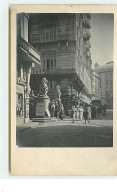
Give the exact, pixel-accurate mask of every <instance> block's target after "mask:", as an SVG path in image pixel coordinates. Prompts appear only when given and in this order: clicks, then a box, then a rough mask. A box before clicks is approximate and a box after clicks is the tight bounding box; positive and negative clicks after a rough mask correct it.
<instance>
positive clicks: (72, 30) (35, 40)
mask: <svg viewBox="0 0 117 195" xmlns="http://www.w3.org/2000/svg"><path fill="white" fill-rule="evenodd" d="M90 28H91V25H90V14H30V26H29V34H30V44H31V45H33V46H34V47H35V48H36V49H37V50H38V51H39V52H40V54H41V65H42V66H41V69H38V68H33V69H32V74H31V89H32V90H34V93H35V95H37V94H38V93H39V90H40V81H41V79H42V78H43V77H44V76H45V77H46V79H47V80H48V81H49V93H48V94H49V96H50V98H51V99H54V92H55V88H56V85H58V84H59V86H60V88H61V92H62V96H61V98H62V102H63V104H64V107H66V109H69V108H70V107H71V99H72V97H73V96H76V99H77V96H78V95H79V94H80V93H82V97H83V95H84V98H83V99H85V97H87V98H86V99H88V98H89V99H90V98H91V94H92V82H91V66H92V61H91V54H90V47H91V45H90V37H91V34H90ZM83 101H84V100H83Z"/></svg>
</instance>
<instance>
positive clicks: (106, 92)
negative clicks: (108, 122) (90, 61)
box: [95, 61, 113, 108]
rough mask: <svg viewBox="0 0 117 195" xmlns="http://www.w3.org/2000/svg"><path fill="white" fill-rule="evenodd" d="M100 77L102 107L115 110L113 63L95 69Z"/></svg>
mask: <svg viewBox="0 0 117 195" xmlns="http://www.w3.org/2000/svg"><path fill="white" fill-rule="evenodd" d="M95 72H96V73H98V75H99V77H100V87H99V90H100V100H101V103H102V105H104V104H106V105H107V107H108V108H113V61H112V62H108V63H106V64H105V65H103V66H98V67H96V68H95Z"/></svg>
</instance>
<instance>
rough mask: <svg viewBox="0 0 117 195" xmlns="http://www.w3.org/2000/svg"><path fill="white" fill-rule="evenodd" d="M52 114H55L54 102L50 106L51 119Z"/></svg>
mask: <svg viewBox="0 0 117 195" xmlns="http://www.w3.org/2000/svg"><path fill="white" fill-rule="evenodd" d="M54 113H55V104H54V102H52V104H51V117H54Z"/></svg>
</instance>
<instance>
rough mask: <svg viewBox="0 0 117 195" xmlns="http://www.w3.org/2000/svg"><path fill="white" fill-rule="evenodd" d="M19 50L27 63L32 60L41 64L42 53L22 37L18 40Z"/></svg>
mask: <svg viewBox="0 0 117 195" xmlns="http://www.w3.org/2000/svg"><path fill="white" fill-rule="evenodd" d="M18 49H20V51H21V52H22V54H21V55H22V57H24V58H25V59H26V60H27V61H30V60H32V61H33V62H35V63H36V64H40V53H39V52H38V51H37V50H36V49H35V48H34V47H32V46H31V45H30V44H29V43H28V42H27V41H25V40H24V39H23V38H22V37H20V38H19V39H18ZM26 54H27V55H26Z"/></svg>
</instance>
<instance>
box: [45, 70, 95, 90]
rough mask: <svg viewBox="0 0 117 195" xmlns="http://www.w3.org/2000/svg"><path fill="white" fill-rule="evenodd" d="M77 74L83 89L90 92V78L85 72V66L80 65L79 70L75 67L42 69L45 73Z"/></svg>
mask: <svg viewBox="0 0 117 195" xmlns="http://www.w3.org/2000/svg"><path fill="white" fill-rule="evenodd" d="M73 73H74V74H77V76H78V77H79V79H80V80H81V82H82V83H83V85H84V89H85V90H86V92H87V93H90V94H91V91H92V89H91V79H90V77H89V75H88V73H87V70H86V69H85V67H82V70H81V71H78V70H77V69H53V70H52V69H51V70H49V69H48V70H44V74H47V75H55V76H56V75H65V74H66V75H72V74H73Z"/></svg>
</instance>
